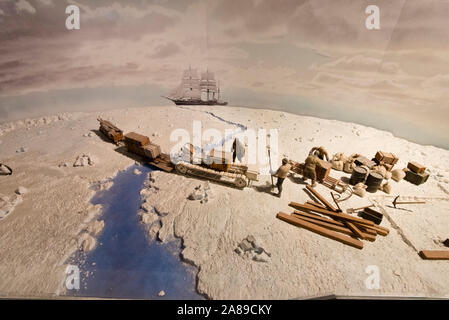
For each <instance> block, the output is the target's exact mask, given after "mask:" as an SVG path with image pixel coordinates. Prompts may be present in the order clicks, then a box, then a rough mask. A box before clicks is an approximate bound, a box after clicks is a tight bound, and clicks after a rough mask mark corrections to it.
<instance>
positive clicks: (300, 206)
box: [288, 201, 374, 226]
mask: <svg viewBox="0 0 449 320" xmlns="http://www.w3.org/2000/svg"><path fill="white" fill-rule="evenodd" d="M288 205H289V206H290V207H293V208H295V209H299V210H304V209H305V210H310V211H313V212H317V213H321V214H324V215H326V216H330V217H332V218H335V219H339V220H349V221H351V222H358V223H361V224H366V225H369V226H373V225H374V222H372V221H369V220H365V219H360V218H357V217H353V216H350V215H349V214H345V213H337V212H332V211H328V210H325V209H321V208H317V207H314V206H309V205H306V204H300V203H297V202H293V201H292V202H290V203H289V204H288Z"/></svg>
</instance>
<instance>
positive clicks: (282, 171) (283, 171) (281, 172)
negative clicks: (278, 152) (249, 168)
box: [273, 158, 292, 198]
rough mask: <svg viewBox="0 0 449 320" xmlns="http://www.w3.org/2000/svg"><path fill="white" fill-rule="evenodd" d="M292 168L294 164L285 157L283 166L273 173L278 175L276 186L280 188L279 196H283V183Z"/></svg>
mask: <svg viewBox="0 0 449 320" xmlns="http://www.w3.org/2000/svg"><path fill="white" fill-rule="evenodd" d="M291 168H292V166H291V164H290V163H289V161H288V159H287V158H284V159H282V166H280V167H279V169H278V170H277V171H276V173H275V174H274V175H273V176H275V177H277V181H276V187H277V188H278V194H277V196H278V197H279V198H280V197H281V194H282V184H283V183H284V180H285V178H287V175H288V173H289V172H290V169H291Z"/></svg>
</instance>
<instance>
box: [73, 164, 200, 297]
mask: <svg viewBox="0 0 449 320" xmlns="http://www.w3.org/2000/svg"><path fill="white" fill-rule="evenodd" d="M135 168H137V169H138V170H139V171H141V172H142V174H140V175H136V174H134V173H133V171H134V169H135ZM151 170H152V169H151V168H150V167H146V166H137V165H133V166H131V167H130V168H128V169H127V170H125V171H121V172H119V173H118V174H117V176H116V177H115V178H114V185H113V186H112V187H111V188H110V189H109V190H106V191H99V192H97V194H96V195H95V196H94V197H93V199H92V203H93V204H101V205H102V206H103V213H102V215H101V217H100V218H99V219H102V220H104V222H105V226H104V229H103V231H102V233H101V234H100V235H99V236H98V238H97V246H96V248H95V249H94V250H93V251H91V252H89V253H88V254H84V253H82V252H81V251H78V252H76V253H75V254H74V255H73V256H72V257H71V258H70V259H69V260H68V261H67V263H68V264H72V265H76V266H78V268H79V270H80V279H81V281H80V289H79V290H74V289H73V290H68V291H67V295H70V296H83V297H103V298H136V299H183V300H184V299H203V297H202V296H201V295H199V294H198V293H197V292H196V290H195V286H196V281H195V275H196V272H197V268H195V267H193V266H191V265H188V264H186V263H184V262H182V261H181V259H180V257H179V254H180V251H181V243H180V241H173V242H170V243H167V244H165V243H164V244H162V243H160V242H158V241H152V240H149V239H148V237H147V232H146V228H145V226H144V225H143V224H142V223H141V222H140V221H139V216H138V215H137V212H138V210H139V207H140V205H141V197H140V190H141V189H142V188H143V184H144V181H145V179H146V177H147V173H148V172H150V171H151ZM160 291H164V292H165V295H164V296H159V295H158V293H159V292H160Z"/></svg>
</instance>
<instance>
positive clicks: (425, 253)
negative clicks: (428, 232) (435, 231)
mask: <svg viewBox="0 0 449 320" xmlns="http://www.w3.org/2000/svg"><path fill="white" fill-rule="evenodd" d="M419 255H420V257H421V258H423V259H425V260H449V250H446V251H445V250H422V251H420V252H419Z"/></svg>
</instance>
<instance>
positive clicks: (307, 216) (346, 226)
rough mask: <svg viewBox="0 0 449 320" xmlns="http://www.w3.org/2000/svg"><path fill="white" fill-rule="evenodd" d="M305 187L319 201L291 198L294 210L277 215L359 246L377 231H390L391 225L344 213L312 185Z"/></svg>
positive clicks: (384, 232) (377, 232)
mask: <svg viewBox="0 0 449 320" xmlns="http://www.w3.org/2000/svg"><path fill="white" fill-rule="evenodd" d="M306 188H307V190H308V191H309V192H310V193H311V194H312V195H313V196H314V198H316V199H317V201H315V200H314V201H306V202H305V203H304V204H301V203H297V202H290V203H289V206H290V207H293V208H294V209H295V210H294V211H293V212H292V213H291V214H287V213H284V212H279V213H278V214H277V215H276V217H277V218H278V219H280V220H283V221H285V222H288V223H290V224H292V225H294V226H297V227H300V228H303V229H307V230H309V231H311V232H314V233H317V234H319V235H321V236H324V237H326V238H329V239H332V240H335V241H338V242H341V243H343V244H346V245H349V246H351V247H354V248H357V249H362V248H363V242H362V240H368V241H375V240H376V237H377V235H381V236H386V235H388V233H389V229H387V228H385V227H381V226H379V225H377V224H375V223H374V222H373V221H371V220H367V219H363V218H359V217H355V216H352V215H350V214H347V213H344V212H342V211H341V210H340V209H338V208H335V207H334V206H333V205H332V204H331V203H330V202H328V201H327V200H326V199H325V198H324V197H323V196H322V195H321V194H319V193H318V192H317V191H316V190H315V189H314V188H313V187H311V186H309V185H308V186H306Z"/></svg>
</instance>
